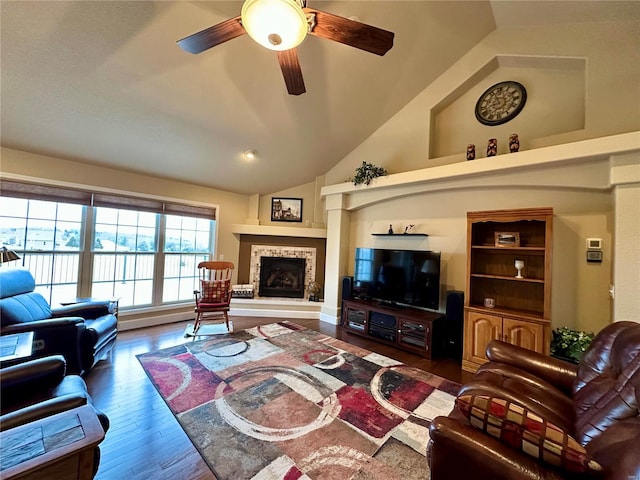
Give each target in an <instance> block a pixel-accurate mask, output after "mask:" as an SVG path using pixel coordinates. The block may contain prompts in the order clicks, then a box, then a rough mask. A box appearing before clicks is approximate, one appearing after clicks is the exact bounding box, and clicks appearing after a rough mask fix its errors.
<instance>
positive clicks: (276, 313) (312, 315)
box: [229, 308, 320, 320]
mask: <svg viewBox="0 0 640 480" xmlns="http://www.w3.org/2000/svg"><path fill="white" fill-rule="evenodd" d="M319 314H320V312H318V311H315V312H314V311H303V310H266V309H265V310H260V309H256V308H232V309H231V310H229V315H230V316H238V317H269V318H305V319H308V320H317V319H318V318H319Z"/></svg>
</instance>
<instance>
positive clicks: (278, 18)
mask: <svg viewBox="0 0 640 480" xmlns="http://www.w3.org/2000/svg"><path fill="white" fill-rule="evenodd" d="M241 16H242V25H243V26H244V29H245V30H246V31H247V33H248V34H249V36H250V37H251V38H253V39H254V40H255V41H256V42H258V43H259V44H260V45H262V46H263V47H266V48H268V49H270V50H289V49H291V48H295V47H297V46H298V45H300V43H302V41H303V40H304V38H305V36H306V35H307V30H308V27H307V17H306V15H305V13H304V12H303V11H302V8H301V7H300V5H299V4H298V3H297V2H296V1H295V0H245V2H244V4H243V5H242V13H241Z"/></svg>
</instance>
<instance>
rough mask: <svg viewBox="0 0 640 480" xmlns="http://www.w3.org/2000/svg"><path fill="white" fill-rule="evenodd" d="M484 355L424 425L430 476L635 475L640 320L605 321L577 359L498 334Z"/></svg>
mask: <svg viewBox="0 0 640 480" xmlns="http://www.w3.org/2000/svg"><path fill="white" fill-rule="evenodd" d="M487 357H488V358H489V360H490V361H489V362H488V363H486V364H484V365H483V366H482V367H480V369H479V370H478V371H477V373H476V375H475V376H474V378H473V379H472V380H471V381H470V382H469V383H467V384H466V385H463V386H462V388H461V389H460V392H459V393H458V397H457V399H456V407H455V408H454V409H453V411H452V412H451V413H450V414H449V416H447V417H437V418H435V419H434V420H433V422H432V423H431V425H430V427H429V433H430V437H431V438H430V441H429V445H428V451H427V454H428V458H429V465H430V468H431V478H432V480H441V479H452V478H473V479H474V480H482V479H487V480H489V479H491V480H501V479H504V480H507V479H508V480H518V479H528V480H532V479H564V478H602V479H608V480H630V479H640V443H639V442H640V410H639V407H638V405H639V400H640V398H639V397H640V323H635V322H615V323H612V324H610V325H608V326H607V327H605V328H604V329H603V330H602V331H601V332H600V333H598V335H596V338H595V339H594V341H593V342H592V343H591V345H590V347H589V348H588V350H587V351H586V352H585V354H584V356H583V357H582V359H581V361H580V363H579V364H578V365H573V364H570V363H567V362H564V361H562V360H558V359H555V358H552V357H548V356H545V355H541V354H538V353H535V352H532V351H530V350H525V349H522V348H520V347H517V346H514V345H511V344H508V343H505V342H501V341H498V340H494V341H492V342H491V343H490V344H489V345H488V347H487ZM514 414H515V415H514ZM522 418H527V420H526V421H522V420H521V419H522ZM529 422H531V423H529ZM540 425H544V426H545V428H544V429H542V428H539V426H540ZM549 432H550V433H551V434H553V435H555V434H556V433H558V432H560V433H561V434H562V435H560V436H559V437H558V438H560V439H561V440H560V441H558V443H557V444H554V443H553V442H555V440H549V439H550V438H552V436H548V434H549ZM532 439H533V440H532ZM536 441H537V442H542V443H538V444H537V446H538V447H540V448H537V447H536V448H531V446H532V443H530V442H534V443H533V444H535V442H536ZM545 442H546V443H545ZM574 442H575V443H574ZM554 449H555V450H554ZM557 452H561V453H560V454H559V455H556V453H557ZM575 462H578V463H579V465H580V466H581V468H584V469H583V470H581V469H580V468H576V463H575Z"/></svg>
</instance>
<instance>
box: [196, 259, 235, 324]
mask: <svg viewBox="0 0 640 480" xmlns="http://www.w3.org/2000/svg"><path fill="white" fill-rule="evenodd" d="M234 268H235V267H234V265H233V263H232V262H200V263H199V264H198V270H199V271H200V290H194V292H193V294H194V296H195V299H196V308H195V310H194V311H195V314H196V320H195V324H194V326H193V333H194V334H197V332H198V329H199V328H200V323H201V322H202V321H203V320H207V319H208V318H209V317H211V316H215V317H218V318H219V316H220V315H222V318H224V322H225V324H226V326H227V330H229V316H228V312H229V304H230V302H231V274H232V273H233V269H234Z"/></svg>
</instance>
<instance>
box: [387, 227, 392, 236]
mask: <svg viewBox="0 0 640 480" xmlns="http://www.w3.org/2000/svg"><path fill="white" fill-rule="evenodd" d="M387 233H388V234H389V235H393V227H392V226H391V225H389V231H388V232H387Z"/></svg>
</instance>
